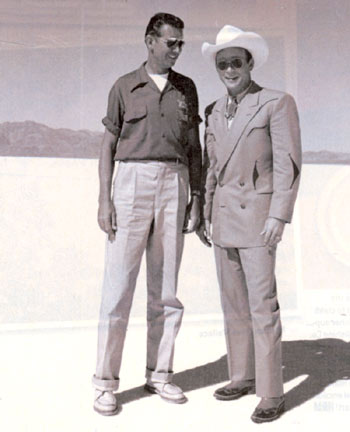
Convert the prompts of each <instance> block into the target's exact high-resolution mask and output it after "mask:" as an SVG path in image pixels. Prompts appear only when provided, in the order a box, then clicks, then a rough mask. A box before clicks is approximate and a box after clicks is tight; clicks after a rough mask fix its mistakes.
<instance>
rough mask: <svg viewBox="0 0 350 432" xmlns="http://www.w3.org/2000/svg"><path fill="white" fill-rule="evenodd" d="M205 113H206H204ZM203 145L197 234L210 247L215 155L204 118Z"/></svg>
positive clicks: (215, 181)
mask: <svg viewBox="0 0 350 432" xmlns="http://www.w3.org/2000/svg"><path fill="white" fill-rule="evenodd" d="M206 114H207V113H206ZM206 118H207V115H206ZM206 124H207V127H206V130H205V137H204V142H205V147H204V160H203V171H202V186H201V200H202V202H201V213H202V214H201V219H202V221H201V225H200V227H199V228H198V230H197V235H198V237H199V238H200V240H201V241H202V243H203V244H204V245H205V246H209V247H211V214H212V206H213V198H214V192H215V188H216V184H217V179H216V175H215V167H216V162H217V161H216V157H215V152H214V148H213V147H214V144H215V137H214V135H213V134H212V132H211V130H210V127H209V126H208V121H207V120H206Z"/></svg>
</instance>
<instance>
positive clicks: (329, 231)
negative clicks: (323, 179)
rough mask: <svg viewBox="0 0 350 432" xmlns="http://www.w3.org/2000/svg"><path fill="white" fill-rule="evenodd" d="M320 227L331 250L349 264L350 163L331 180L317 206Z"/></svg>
mask: <svg viewBox="0 0 350 432" xmlns="http://www.w3.org/2000/svg"><path fill="white" fill-rule="evenodd" d="M316 211H317V213H316V216H317V226H318V229H319V233H320V236H321V239H322V241H323V243H324V245H325V247H326V249H327V250H328V251H329V253H330V254H331V255H332V256H333V257H334V258H335V259H336V260H338V261H340V262H341V263H343V264H345V265H347V266H350V166H346V167H342V168H340V167H339V169H338V170H337V171H336V173H335V174H334V175H333V176H332V177H331V178H330V179H329V181H328V182H327V183H326V185H325V186H324V187H323V190H322V192H321V196H320V200H319V202H318V206H317V209H316Z"/></svg>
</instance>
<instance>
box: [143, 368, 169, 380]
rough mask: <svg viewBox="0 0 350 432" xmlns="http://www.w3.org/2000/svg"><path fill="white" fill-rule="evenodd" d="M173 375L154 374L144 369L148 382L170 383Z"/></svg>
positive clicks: (166, 373) (167, 373)
mask: <svg viewBox="0 0 350 432" xmlns="http://www.w3.org/2000/svg"><path fill="white" fill-rule="evenodd" d="M173 375H174V373H173V372H155V371H152V370H151V369H148V368H146V378H147V379H148V380H150V381H157V382H171V380H172V378H173Z"/></svg>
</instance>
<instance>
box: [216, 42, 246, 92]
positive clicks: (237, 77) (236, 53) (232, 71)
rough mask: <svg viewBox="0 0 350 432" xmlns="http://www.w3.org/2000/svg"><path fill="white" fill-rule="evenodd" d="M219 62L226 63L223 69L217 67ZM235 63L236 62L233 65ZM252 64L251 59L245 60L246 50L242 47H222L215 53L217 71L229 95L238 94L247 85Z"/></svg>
mask: <svg viewBox="0 0 350 432" xmlns="http://www.w3.org/2000/svg"><path fill="white" fill-rule="evenodd" d="M235 60H238V61H235ZM221 63H226V64H227V67H225V68H224V69H223V70H221V69H220V68H219V67H218V65H220V64H221ZM235 63H237V64H236V65H235ZM240 64H241V66H240V67H239V65H240ZM253 65H254V63H253V60H252V59H251V60H250V61H249V62H248V61H247V56H246V52H245V50H244V49H243V48H224V49H223V50H221V51H219V52H218V53H217V54H216V70H217V73H218V75H219V77H220V79H221V81H222V82H223V83H224V85H225V87H226V88H227V91H228V93H229V94H230V95H231V96H237V95H239V94H240V93H242V91H244V90H245V89H246V88H247V87H248V86H249V83H250V81H251V77H250V72H251V70H252V69H253Z"/></svg>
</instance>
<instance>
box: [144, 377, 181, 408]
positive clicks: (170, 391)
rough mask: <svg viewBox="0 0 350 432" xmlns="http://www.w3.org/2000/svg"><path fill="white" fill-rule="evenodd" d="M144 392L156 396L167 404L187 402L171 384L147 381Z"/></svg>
mask: <svg viewBox="0 0 350 432" xmlns="http://www.w3.org/2000/svg"><path fill="white" fill-rule="evenodd" d="M145 390H147V391H148V392H150V393H154V394H158V395H159V396H160V397H161V398H162V399H164V400H165V401H167V402H173V403H176V404H182V403H185V402H187V397H186V396H185V395H184V394H183V391H182V390H181V388H180V387H178V386H177V385H175V384H173V383H171V382H158V381H147V383H146V384H145Z"/></svg>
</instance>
